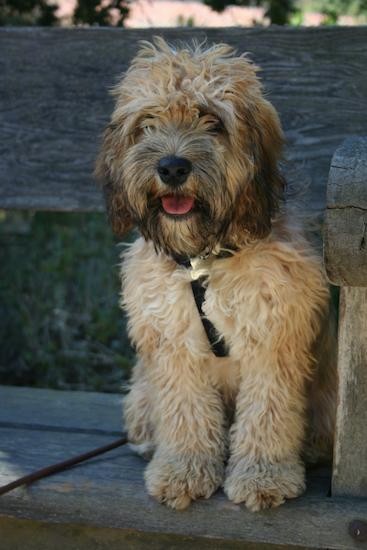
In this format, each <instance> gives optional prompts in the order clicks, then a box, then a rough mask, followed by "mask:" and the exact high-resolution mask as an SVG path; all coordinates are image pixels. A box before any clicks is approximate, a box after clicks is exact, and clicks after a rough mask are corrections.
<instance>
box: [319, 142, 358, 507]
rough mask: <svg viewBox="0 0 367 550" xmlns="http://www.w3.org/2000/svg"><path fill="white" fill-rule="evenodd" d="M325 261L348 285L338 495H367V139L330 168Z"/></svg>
mask: <svg viewBox="0 0 367 550" xmlns="http://www.w3.org/2000/svg"><path fill="white" fill-rule="evenodd" d="M324 254H325V265H326V270H327V274H328V277H329V279H330V281H331V282H332V283H334V284H336V285H339V286H341V287H342V289H341V298H340V311H339V340H338V342H339V343H338V376H339V399H338V410H337V421H336V438H335V446H334V466H333V480H332V493H333V495H334V496H341V495H351V496H359V497H362V496H364V497H366V496H367V138H349V139H348V140H346V141H345V142H344V143H343V145H342V146H341V147H340V148H339V149H338V150H337V151H336V153H335V155H334V157H333V160H332V163H331V169H330V175H329V182H328V196H327V211H326V224H325V250H324Z"/></svg>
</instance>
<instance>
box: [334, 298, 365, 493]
mask: <svg viewBox="0 0 367 550" xmlns="http://www.w3.org/2000/svg"><path fill="white" fill-rule="evenodd" d="M338 373H339V403H338V412H337V430H336V443H335V449H334V471H333V482H332V493H333V495H343V496H345V495H353V496H359V497H362V496H363V497H367V288H354V287H344V288H342V289H341V301H340V318H339V352H338Z"/></svg>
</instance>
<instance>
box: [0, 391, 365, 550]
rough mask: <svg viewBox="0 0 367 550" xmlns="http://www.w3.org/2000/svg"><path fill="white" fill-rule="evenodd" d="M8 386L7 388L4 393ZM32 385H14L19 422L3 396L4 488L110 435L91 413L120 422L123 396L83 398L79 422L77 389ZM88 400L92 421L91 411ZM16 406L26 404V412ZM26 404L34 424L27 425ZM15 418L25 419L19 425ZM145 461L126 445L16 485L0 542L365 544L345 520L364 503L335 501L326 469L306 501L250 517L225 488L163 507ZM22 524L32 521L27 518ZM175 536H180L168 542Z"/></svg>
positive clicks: (1, 518) (2, 501)
mask: <svg viewBox="0 0 367 550" xmlns="http://www.w3.org/2000/svg"><path fill="white" fill-rule="evenodd" d="M6 390H7V388H1V391H2V393H1V397H2V398H4V395H6ZM29 391H32V390H27V391H25V390H24V389H23V388H9V393H10V394H12V399H10V411H11V416H12V418H13V422H14V426H12V427H6V423H7V422H8V419H9V413H8V412H6V409H7V405H6V401H5V400H2V407H1V410H0V441H1V447H0V449H1V450H0V484H5V483H7V482H9V481H11V480H12V479H14V478H15V477H17V476H20V475H22V474H26V473H29V472H30V471H33V470H35V469H38V468H40V467H42V466H45V465H47V464H49V463H52V462H55V461H59V460H61V459H62V458H69V457H70V456H71V455H73V454H75V453H80V452H84V451H86V450H89V449H91V448H93V447H96V446H99V445H102V444H105V443H107V442H108V441H110V440H111V436H110V435H107V434H103V435H96V434H95V433H91V432H89V431H88V430H89V429H94V427H95V419H93V416H95V415H98V414H100V412H101V407H106V408H109V409H110V411H111V416H112V415H115V416H116V418H118V421H119V419H120V396H115V395H104V396H101V398H100V399H98V396H97V394H84V399H85V403H84V404H83V407H82V413H83V414H82V421H81V424H80V425H79V424H78V418H77V416H76V415H77V414H79V412H80V410H81V408H80V403H79V400H80V399H79V398H81V397H82V396H81V395H80V392H76V395H75V394H73V393H72V392H57V391H49V390H37V391H35V394H34V398H32V397H31V396H30V395H29V393H28V392H29ZM4 392H5V394H4ZM22 398H24V403H22ZM88 398H89V400H90V408H89V410H90V416H89V419H88V417H87V416H85V415H84V411H85V410H86V404H87V401H88ZM15 402H17V403H18V405H19V410H20V414H19V417H18V416H17V412H16V408H15ZM36 402H38V403H39V412H38V414H39V415H42V416H43V422H41V417H38V422H37V423H41V424H42V425H43V429H34V427H32V425H33V421H34V419H33V418H32V415H33V414H34V413H35V410H34V406H35V403H36ZM8 403H9V398H8ZM96 403H97V404H98V405H99V406H100V408H99V409H98V408H96ZM64 405H65V406H67V407H68V409H69V414H70V417H71V419H72V420H71V421H68V420H67V419H66V418H65V408H64ZM28 407H29V408H28ZM27 410H28V416H29V420H28V425H27V426H25V424H26V423H27V422H26V414H27ZM58 413H60V419H59V420H58V418H57V416H58ZM18 418H19V421H20V424H19V425H18V426H17V425H16V424H17V419H18ZM104 421H105V420H103V422H104ZM1 423H2V425H1ZM55 426H59V427H60V429H61V431H60V430H58V431H55V430H54V427H55ZM70 426H71V427H72V430H74V428H75V427H76V428H80V429H81V432H80V433H78V432H75V431H69V428H70ZM144 467H145V462H144V461H142V460H141V459H139V458H138V457H136V456H135V455H134V454H133V453H132V452H131V451H130V450H129V448H128V447H123V448H119V449H116V450H114V451H112V452H110V453H108V454H107V455H105V456H104V457H101V458H98V459H94V460H91V461H89V462H87V463H85V464H83V465H81V466H79V467H77V468H74V469H73V470H69V471H67V472H64V473H62V474H58V475H57V476H53V477H51V478H48V479H44V480H43V481H41V482H38V483H36V484H34V485H32V486H31V487H30V488H28V489H18V490H16V491H14V492H13V493H9V494H8V495H4V496H2V497H1V498H0V530H1V535H2V536H1V539H0V541H4V540H5V541H7V545H6V550H12V549H13V547H14V549H15V548H19V547H22V546H21V544H20V542H21V541H22V540H23V539H24V540H25V536H26V535H25V533H29V536H30V537H31V538H32V540H34V541H37V540H40V537H41V534H40V533H43V536H44V537H45V539H43V540H47V542H48V543H49V542H50V541H55V543H54V544H50V545H49V546H48V547H47V548H49V547H50V546H54V547H55V549H57V548H59V547H60V548H61V547H62V546H61V544H62V542H64V543H65V541H68V537H70V539H71V538H72V533H74V535H75V537H76V539H75V540H76V541H78V543H79V546H77V545H76V544H75V543H73V542H72V541H71V543H70V546H69V545H68V544H66V543H65V546H64V547H68V548H74V547H75V548H83V549H84V548H85V549H88V550H90V549H91V548H94V547H95V548H104V547H106V546H103V544H104V543H103V540H105V541H110V546H108V548H111V549H114V548H118V542H120V543H121V544H122V546H121V547H125V546H123V543H124V542H126V541H129V542H126V544H127V546H126V547H129V548H135V547H137V548H143V547H144V544H145V543H146V544H147V542H144V541H147V540H148V539H147V538H145V539H144V536H143V535H140V534H139V533H142V532H144V533H145V534H146V535H147V534H150V533H152V534H154V537H153V541H157V542H156V544H157V548H159V547H160V546H159V544H161V547H162V548H163V547H165V548H167V546H164V544H165V543H167V541H169V547H172V548H175V547H176V546H175V545H177V548H179V544H180V542H181V537H184V540H185V541H186V542H187V544H191V542H192V539H188V537H194V539H193V542H192V547H193V548H195V547H196V546H195V545H197V547H198V548H205V544H206V543H204V542H202V544H203V545H204V546H200V541H201V538H202V539H203V540H204V539H205V540H206V541H208V540H210V541H212V544H213V546H212V547H213V548H236V547H237V544H239V543H241V544H242V545H243V544H244V542H246V548H250V549H251V548H252V545H253V544H260V547H259V548H260V549H261V548H262V547H263V545H265V544H266V545H267V544H271V545H275V548H276V547H277V546H276V545H289V546H290V547H307V548H336V549H351V548H361V545H360V544H359V545H357V543H355V542H354V541H353V539H352V538H351V537H350V535H349V534H348V524H349V522H350V521H352V520H353V519H356V518H366V517H367V500H361V501H358V500H357V501H355V500H353V499H349V500H344V499H340V500H333V499H330V498H328V497H327V496H326V495H327V491H328V488H329V476H328V475H326V476H325V474H324V472H323V471H322V472H317V471H316V472H313V473H312V475H311V476H310V477H309V482H308V491H307V493H306V495H305V496H304V497H302V498H300V499H296V500H294V501H290V502H289V503H287V504H286V505H285V506H283V507H281V508H279V509H276V510H272V511H267V512H263V513H260V514H251V513H249V512H247V511H246V510H245V509H244V508H243V507H242V506H236V505H234V504H232V503H230V502H229V501H228V500H227V499H226V498H225V496H224V495H223V494H222V493H221V492H219V493H218V494H217V495H215V496H214V497H213V498H211V499H210V500H208V501H206V500H203V501H198V502H196V503H195V504H194V505H193V506H192V507H191V508H190V509H189V510H187V511H185V512H183V513H178V512H175V511H173V510H168V509H167V508H165V507H164V506H160V505H159V504H157V503H156V502H155V501H153V500H152V499H151V498H150V497H149V496H148V495H147V493H146V491H145V487H144V480H143V470H144ZM18 520H19V521H20V523H19V534H18V533H17V536H15V535H14V531H12V529H14V528H15V529H17V527H14V525H17V524H16V523H15V524H14V522H16V521H18ZM24 520H32V521H30V522H29V523H27V522H25V521H24ZM11 521H13V523H11ZM9 522H10V523H9ZM38 522H43V523H42V524H40V523H38ZM60 524H61V525H62V526H65V531H61V528H60V527H59V525H60ZM12 526H13V527H12ZM3 527H4V531H3ZM73 528H74V529H73ZM99 530H101V531H99ZM62 532H64V538H62ZM4 533H5V538H3V537H4ZM31 533H33V534H31ZM18 535H19V536H18ZM173 535H174V536H175V537H174V538H173V539H171V537H172V536H173ZM6 537H7V538H6ZM22 537H23V539H22ZM46 537H47V538H46ZM48 537H50V538H48ZM139 537H140V538H139ZM162 537H163V538H162ZM195 537H199V539H198V540H196V539H195ZM60 541H61V542H60ZM88 541H89V544H90V546H88ZM99 541H101V542H99ZM135 543H136V546H134V544H135ZM194 543H195V544H194ZM16 544H18V546H16ZM72 544H74V547H73V546H72ZM93 544H94V545H95V546H93ZM98 544H100V546H98ZM167 544H168V543H167ZM12 545H13V546H12ZM19 545H20V546H19ZM57 545H58V546H57ZM129 545H130V546H129ZM190 547H191V546H190ZM362 547H363V546H362ZM0 548H1V542H0ZM30 548H32V547H30ZM34 548H37V550H42V545H41V546H39V547H37V545H36V542H35V543H34ZM45 548H46V546H45ZM153 548H154V546H153Z"/></svg>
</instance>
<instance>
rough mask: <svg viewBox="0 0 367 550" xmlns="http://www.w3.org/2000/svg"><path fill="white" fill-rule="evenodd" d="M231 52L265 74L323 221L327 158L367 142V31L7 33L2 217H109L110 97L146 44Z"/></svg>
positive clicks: (2, 39) (293, 164) (294, 174)
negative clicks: (105, 172)
mask: <svg viewBox="0 0 367 550" xmlns="http://www.w3.org/2000/svg"><path fill="white" fill-rule="evenodd" d="M156 34H162V35H164V36H165V38H166V39H168V40H170V41H174V40H177V39H180V40H184V41H185V40H190V39H191V38H193V37H194V38H196V39H197V40H203V39H204V38H205V37H207V38H208V41H209V42H228V43H229V44H231V45H233V46H234V47H236V48H237V49H238V51H239V52H244V51H247V52H249V53H250V56H251V58H252V59H253V60H254V61H255V62H256V63H257V64H258V65H260V66H261V67H262V73H261V76H262V79H263V82H264V85H265V89H266V91H267V93H268V95H269V98H270V99H271V101H272V102H273V103H274V105H275V106H276V108H277V109H278V111H279V113H280V116H281V119H282V123H283V127H284V129H285V132H286V137H287V140H288V146H287V159H288V160H287V162H286V163H285V166H284V171H285V174H286V177H287V178H288V180H289V181H290V182H291V183H292V182H294V183H296V185H297V187H299V183H301V185H302V186H303V185H304V186H305V187H307V186H309V189H308V191H307V192H306V193H305V195H304V197H303V199H302V200H303V201H304V204H305V208H306V210H310V211H320V210H321V209H322V208H323V207H324V204H325V187H326V181H327V175H328V171H329V167H330V160H331V157H332V155H333V153H334V151H335V149H336V148H337V146H338V145H339V144H340V143H341V142H342V141H343V140H344V138H346V137H348V136H350V135H353V134H357V135H364V134H367V116H366V113H367V71H366V67H367V48H366V44H367V27H365V28H314V29H311V28H309V29H294V28H274V29H273V28H269V29H264V28H253V29H244V28H228V29H208V30H200V29H170V30H167V29H165V30H162V31H161V30H157V29H153V30H121V29H39V28H30V29H19V28H18V29H17V28H12V29H11V28H2V29H0V51H1V52H2V55H1V57H0V120H1V124H0V132H1V134H0V174H1V178H0V208H32V209H46V210H68V211H72V210H75V211H76V210H83V211H88V210H102V209H103V208H104V204H103V201H102V200H101V196H100V191H99V190H98V188H97V187H96V185H95V184H94V182H93V180H92V175H91V174H92V171H93V163H94V159H95V156H96V151H97V148H98V143H99V139H100V135H101V132H102V130H103V127H104V125H105V124H106V122H107V120H108V118H109V115H110V113H111V110H112V99H111V98H110V97H109V94H108V88H109V87H110V86H112V85H113V84H114V83H115V81H116V78H117V76H118V75H120V74H121V73H122V72H123V71H125V70H126V68H127V65H128V63H129V60H130V59H131V58H132V57H133V55H134V54H135V52H136V50H137V47H138V41H139V40H141V39H151V38H152V37H153V36H154V35H156Z"/></svg>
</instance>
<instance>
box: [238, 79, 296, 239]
mask: <svg viewBox="0 0 367 550" xmlns="http://www.w3.org/2000/svg"><path fill="white" fill-rule="evenodd" d="M254 88H255V89H254V90H253V92H252V94H251V95H252V97H250V101H246V93H245V94H243V96H242V98H241V99H242V101H241V106H240V108H241V114H240V120H239V125H240V134H241V136H240V140H239V142H240V143H241V147H242V155H243V154H244V153H245V155H246V164H247V165H248V167H249V170H248V171H247V174H251V176H250V177H249V178H248V177H247V178H246V181H244V184H243V186H242V187H241V190H240V192H239V196H238V197H237V201H236V213H235V219H236V224H237V231H238V230H240V229H242V231H243V230H244V231H246V232H247V233H248V234H249V235H250V236H251V237H253V238H264V237H266V236H267V235H268V234H269V233H270V230H271V220H272V217H273V216H274V214H275V213H276V212H277V210H278V207H279V202H280V201H281V200H282V198H283V194H284V189H285V180H284V178H283V177H282V175H281V174H280V172H279V167H278V162H279V160H280V157H281V154H282V148H283V143H284V137H283V132H282V128H281V124H280V120H279V117H278V115H277V112H276V110H275V109H274V107H273V106H272V105H271V103H269V102H268V101H267V100H266V99H265V98H264V97H263V95H262V92H261V87H260V84H259V83H258V85H257V86H255V87H254ZM244 96H245V98H244ZM238 154H241V153H240V152H238ZM245 172H246V170H245Z"/></svg>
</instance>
